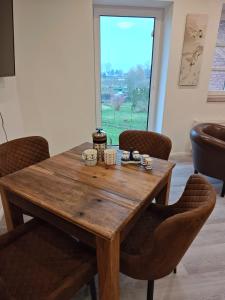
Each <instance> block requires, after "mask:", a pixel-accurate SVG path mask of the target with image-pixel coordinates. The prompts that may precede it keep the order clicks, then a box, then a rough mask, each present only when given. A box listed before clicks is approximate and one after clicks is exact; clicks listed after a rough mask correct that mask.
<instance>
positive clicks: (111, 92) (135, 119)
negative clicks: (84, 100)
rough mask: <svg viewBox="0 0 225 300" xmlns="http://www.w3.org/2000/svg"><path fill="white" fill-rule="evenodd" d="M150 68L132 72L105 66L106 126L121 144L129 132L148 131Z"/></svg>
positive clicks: (116, 142) (102, 93)
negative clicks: (119, 137) (121, 133)
mask: <svg viewBox="0 0 225 300" xmlns="http://www.w3.org/2000/svg"><path fill="white" fill-rule="evenodd" d="M149 83H150V69H149V66H148V65H146V66H143V65H138V66H136V67H133V68H131V69H130V70H129V71H128V72H123V71H122V70H116V69H113V68H112V66H111V64H106V65H105V66H104V72H102V74H101V102H102V125H103V128H104V129H105V130H106V131H107V132H108V133H110V138H111V139H112V141H113V144H118V136H119V133H120V132H121V131H123V130H126V129H132V128H133V129H143V130H145V129H146V128H147V120H148V106H149Z"/></svg>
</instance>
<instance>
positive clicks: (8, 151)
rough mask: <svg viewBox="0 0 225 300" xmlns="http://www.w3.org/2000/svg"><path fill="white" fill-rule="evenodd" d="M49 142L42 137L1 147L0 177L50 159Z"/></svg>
mask: <svg viewBox="0 0 225 300" xmlns="http://www.w3.org/2000/svg"><path fill="white" fill-rule="evenodd" d="M49 157H50V155H49V146H48V142H47V141H46V140H45V139H44V138H43V137H40V136H30V137H25V138H20V139H16V140H12V141H10V142H7V143H4V144H1V145H0V177H1V176H5V175H8V174H10V173H13V172H16V171H19V170H21V169H23V168H26V167H28V166H30V165H33V164H35V163H38V162H40V161H42V160H45V159H47V158H49Z"/></svg>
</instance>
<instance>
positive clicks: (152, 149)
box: [119, 130, 172, 160]
mask: <svg viewBox="0 0 225 300" xmlns="http://www.w3.org/2000/svg"><path fill="white" fill-rule="evenodd" d="M119 148H120V149H121V150H127V151H129V150H130V149H133V150H138V151H139V152H140V154H149V155H150V156H153V157H156V158H160V159H164V160H167V159H168V158H169V155H170V151H171V148H172V142H171V140H170V139H169V138H168V137H167V136H165V135H163V134H160V133H157V132H152V131H142V130H126V131H124V132H122V133H121V134H120V136H119Z"/></svg>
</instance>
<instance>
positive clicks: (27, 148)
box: [0, 136, 50, 225]
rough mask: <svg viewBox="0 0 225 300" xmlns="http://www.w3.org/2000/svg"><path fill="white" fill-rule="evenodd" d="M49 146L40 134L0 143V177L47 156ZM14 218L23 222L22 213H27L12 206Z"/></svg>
mask: <svg viewBox="0 0 225 300" xmlns="http://www.w3.org/2000/svg"><path fill="white" fill-rule="evenodd" d="M49 157H50V155H49V146H48V142H47V141H46V139H44V138H43V137H40V136H29V137H24V138H19V139H15V140H12V141H9V142H7V143H4V144H1V145H0V177H2V176H6V175H8V174H11V173H13V172H16V171H19V170H21V169H23V168H25V167H28V166H30V165H33V164H36V163H38V162H40V161H43V160H45V159H47V158H49ZM13 211H14V219H15V220H16V222H17V224H16V225H20V224H22V223H23V214H28V215H30V214H29V213H27V212H25V211H21V209H19V208H16V207H14V209H13Z"/></svg>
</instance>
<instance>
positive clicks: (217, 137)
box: [190, 123, 225, 197]
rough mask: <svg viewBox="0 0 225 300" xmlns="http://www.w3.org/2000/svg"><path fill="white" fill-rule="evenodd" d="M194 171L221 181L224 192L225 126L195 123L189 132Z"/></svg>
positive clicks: (223, 192) (224, 192) (223, 191)
mask: <svg viewBox="0 0 225 300" xmlns="http://www.w3.org/2000/svg"><path fill="white" fill-rule="evenodd" d="M190 138H191V142H192V155H193V163H194V168H195V173H198V172H200V173H202V174H204V175H207V176H210V177H214V178H217V179H220V180H222V181H223V188H222V193H221V197H224V194H225V126H222V125H219V124H212V123H203V124H198V125H196V126H195V127H194V128H193V129H192V130H191V133H190Z"/></svg>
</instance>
